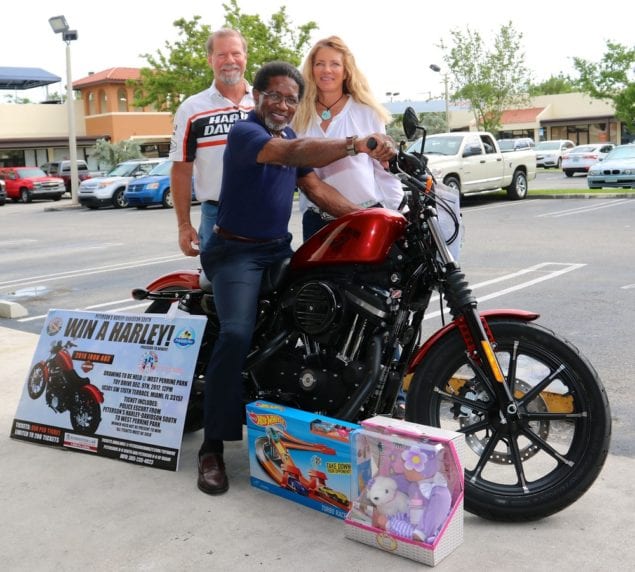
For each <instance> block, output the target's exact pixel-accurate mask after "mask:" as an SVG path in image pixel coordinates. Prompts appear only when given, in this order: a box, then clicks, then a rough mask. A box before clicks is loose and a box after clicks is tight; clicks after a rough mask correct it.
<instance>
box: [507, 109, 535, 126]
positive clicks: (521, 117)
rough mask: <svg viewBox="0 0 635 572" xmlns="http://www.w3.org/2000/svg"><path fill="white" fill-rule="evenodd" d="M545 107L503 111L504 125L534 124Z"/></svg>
mask: <svg viewBox="0 0 635 572" xmlns="http://www.w3.org/2000/svg"><path fill="white" fill-rule="evenodd" d="M543 109H544V107H528V108H527V109H508V110H506V111H503V116H502V117H501V124H502V125H509V124H510V123H534V122H535V121H536V117H538V114H539V113H540V112H541V111H542V110H543Z"/></svg>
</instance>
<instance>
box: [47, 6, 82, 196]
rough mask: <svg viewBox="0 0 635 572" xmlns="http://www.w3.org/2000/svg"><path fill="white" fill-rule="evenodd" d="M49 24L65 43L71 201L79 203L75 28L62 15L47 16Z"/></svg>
mask: <svg viewBox="0 0 635 572" xmlns="http://www.w3.org/2000/svg"><path fill="white" fill-rule="evenodd" d="M49 24H50V25H51V28H52V29H53V31H54V32H55V33H56V34H62V40H64V42H65V43H66V112H67V114H68V151H69V159H70V162H71V203H72V204H74V205H76V204H78V203H79V201H78V198H77V184H78V181H79V176H78V173H77V136H76V128H75V104H74V102H73V78H72V75H71V42H72V41H73V40H76V39H77V30H71V29H69V27H68V22H66V18H65V17H64V16H53V17H52V18H49Z"/></svg>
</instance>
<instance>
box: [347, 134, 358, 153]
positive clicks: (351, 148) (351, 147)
mask: <svg viewBox="0 0 635 572" xmlns="http://www.w3.org/2000/svg"><path fill="white" fill-rule="evenodd" d="M355 141H357V135H352V136H350V137H347V138H346V154H347V155H348V156H350V157H352V156H354V155H357V150H356V149H355Z"/></svg>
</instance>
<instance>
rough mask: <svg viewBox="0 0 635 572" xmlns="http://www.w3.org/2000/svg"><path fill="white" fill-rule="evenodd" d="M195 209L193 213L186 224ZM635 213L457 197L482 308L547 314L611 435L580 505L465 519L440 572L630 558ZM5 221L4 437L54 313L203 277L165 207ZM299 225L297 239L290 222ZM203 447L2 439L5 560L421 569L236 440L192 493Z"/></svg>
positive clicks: (601, 204)
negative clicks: (10, 307)
mask: <svg viewBox="0 0 635 572" xmlns="http://www.w3.org/2000/svg"><path fill="white" fill-rule="evenodd" d="M554 175H556V173H555V172H554ZM559 177H562V179H564V177H563V176H562V174H561V173H560V174H559ZM578 179H581V178H580V177H574V181H578ZM48 206H49V207H52V206H53V205H52V204H49V205H48ZM199 210H200V207H198V206H195V207H193V217H194V220H195V221H197V220H198V216H199ZM634 214H635V201H634V200H630V199H626V200H623V199H593V200H581V199H572V200H560V199H554V200H526V201H515V202H509V201H506V200H499V199H492V198H491V197H490V198H487V197H474V198H470V199H468V200H466V201H465V204H464V209H463V216H464V221H465V226H466V235H465V242H464V245H463V249H462V254H461V262H462V266H463V268H464V270H465V272H466V274H467V277H468V279H469V281H470V284H471V286H472V288H473V290H474V293H475V295H476V296H477V298H478V299H479V304H480V307H481V308H483V309H486V308H494V307H508V308H509V307H516V308H523V309H527V310H534V311H537V312H540V314H541V318H540V323H542V324H543V325H546V326H547V327H549V328H551V329H553V330H555V331H557V332H559V333H561V334H562V335H564V336H565V337H567V338H568V339H570V340H571V341H572V342H574V343H575V344H576V345H577V346H578V347H579V348H580V349H581V351H582V352H583V353H584V354H585V355H586V356H587V357H588V359H589V360H590V361H591V363H592V364H593V365H594V366H595V368H596V369H597V370H598V372H599V374H600V377H601V379H602V380H603V382H604V384H605V386H606V388H607V393H608V395H609V400H610V403H611V407H612V417H613V440H612V443H611V449H610V451H611V453H610V454H609V458H608V461H607V465H606V467H605V469H604V471H603V472H602V474H601V475H600V478H599V479H598V481H596V484H594V486H593V487H592V488H591V489H590V491H589V492H588V493H587V494H586V495H584V496H583V497H582V498H581V499H580V500H579V501H578V502H576V503H575V504H574V505H573V506H572V507H570V508H569V509H567V510H565V511H563V512H562V513H559V514H558V515H555V516H553V517H550V518H548V519H545V520H544V521H540V522H535V523H527V524H517V525H505V524H497V523H492V522H488V521H484V520H482V519H479V518H476V517H473V516H471V515H467V516H466V519H465V542H464V544H463V545H462V546H460V547H459V549H458V550H457V551H456V552H455V553H454V554H452V555H451V556H449V557H448V559H447V560H445V561H444V562H443V563H441V564H440V566H439V568H440V569H443V570H464V569H465V567H466V566H472V567H476V568H477V569H489V568H495V569H497V570H550V569H552V568H553V563H554V562H557V563H558V568H559V569H560V570H576V571H577V570H603V569H610V570H627V569H630V567H631V566H632V565H631V560H632V558H633V557H634V556H635V551H634V549H633V547H632V543H631V542H630V541H629V539H628V534H629V533H630V530H632V529H633V527H634V526H635V517H634V516H633V515H635V506H633V504H634V502H635V501H633V498H634V494H633V492H634V490H633V481H634V477H635V472H634V468H633V458H634V457H635V430H634V428H633V424H632V422H631V419H632V410H633V407H635V400H634V399H633V394H632V392H630V391H629V389H630V375H631V372H632V371H633V370H634V367H635V361H634V357H633V352H632V348H631V345H632V344H631V340H632V339H633V337H634V336H635V326H634V325H633V324H635V304H634V303H633V292H634V291H635V277H634V275H633V271H632V264H630V263H627V262H626V261H627V259H628V254H629V253H630V245H631V244H632V240H633V227H632V221H633V216H634ZM0 228H2V235H3V236H2V238H3V245H4V248H3V250H2V251H1V252H0V264H1V265H2V268H3V275H2V277H1V278H0V298H10V299H13V300H16V301H19V303H20V304H23V305H24V307H25V308H27V310H28V316H26V317H25V318H21V319H19V320H8V319H3V320H0V333H2V338H1V340H2V348H1V349H0V361H1V362H2V366H3V372H4V379H5V383H4V384H3V385H2V388H1V391H0V397H1V402H2V405H1V406H0V421H1V423H2V426H3V427H4V434H5V436H6V435H8V434H9V427H10V423H11V420H12V418H13V414H14V412H15V407H16V404H17V398H18V396H19V394H20V391H21V386H22V384H23V380H24V378H25V376H26V372H27V371H28V368H29V367H30V360H31V357H32V351H33V347H34V343H35V340H37V335H38V332H39V329H40V328H41V325H42V322H43V316H44V315H45V314H46V312H47V311H48V309H50V308H68V309H74V308H78V309H89V310H90V309H92V310H99V311H101V310H104V311H108V312H139V311H143V306H140V305H138V303H135V302H134V301H133V300H131V298H130V290H131V289H132V288H133V287H136V286H143V285H145V284H146V283H147V282H148V281H150V280H151V279H152V278H154V277H156V276H158V275H160V274H163V273H165V272H168V271H171V270H174V269H178V268H183V267H189V268H195V267H196V266H197V259H186V258H184V257H183V256H182V255H181V254H180V252H179V250H178V247H177V245H176V232H175V222H174V213H173V211H171V210H167V209H160V208H157V209H154V208H151V209H146V210H143V211H139V210H136V209H119V210H115V209H104V210H99V211H89V210H87V209H72V208H71V209H69V208H60V209H59V210H45V203H32V204H27V205H22V204H8V205H6V206H5V207H1V208H0ZM292 230H293V233H294V235H295V236H296V237H298V236H299V234H300V233H299V217H298V214H297V212H296V213H294V218H293V224H292ZM296 242H297V238H296ZM439 325H440V316H439V313H438V311H436V312H435V308H431V312H430V314H429V319H428V320H426V323H425V327H426V329H429V331H430V332H432V331H434V330H435V329H437V328H438V327H439ZM12 332H13V333H12ZM198 444H199V436H198V435H197V434H192V435H187V436H185V437H184V440H183V460H182V462H181V466H180V470H179V471H177V472H176V473H171V472H166V471H157V470H155V469H144V468H141V467H136V466H132V465H128V464H125V463H119V462H116V461H112V460H109V459H94V458H91V457H89V456H86V455H82V454H78V453H71V452H62V451H57V450H54V449H49V448H46V447H40V446H37V445H32V444H26V443H21V442H16V441H12V440H10V439H8V437H6V438H5V439H4V440H1V441H0V454H1V455H2V458H3V459H4V462H3V468H2V471H1V472H0V478H1V482H0V498H1V499H2V506H3V514H4V518H3V521H2V523H1V524H0V534H1V535H2V538H3V539H4V542H3V545H4V549H3V554H4V559H5V560H4V562H5V566H6V567H7V569H9V570H29V571H30V570H34V569H43V570H49V569H52V568H60V569H63V570H79V569H83V568H85V567H87V566H90V567H91V568H92V569H95V570H106V569H109V570H112V569H118V570H139V569H153V570H167V569H173V568H179V569H183V570H198V569H202V568H207V569H212V570H224V569H226V568H228V567H234V568H237V569H240V570H274V569H279V568H280V567H281V566H283V567H285V568H287V567H298V568H299V569H302V570H337V569H347V570H360V571H361V570H364V571H368V570H385V569H387V568H391V567H392V568H395V567H397V568H398V569H400V570H415V569H420V565H417V564H415V563H413V562H410V561H408V560H405V559H401V558H399V557H397V556H393V555H390V554H386V553H382V552H380V551H378V550H375V549H372V548H370V547H366V546H364V545H360V544H357V543H355V542H353V541H350V540H346V539H345V538H344V537H343V531H342V529H341V522H339V521H336V520H334V519H332V518H331V517H328V516H326V515H322V514H319V513H316V512H314V511H311V510H310V509H306V508H304V507H300V506H298V505H294V504H291V503H288V502H286V501H282V500H280V499H278V498H276V497H273V496H272V495H269V494H267V493H265V492H262V491H257V490H255V489H253V488H252V487H250V485H249V480H248V478H247V472H248V471H247V466H246V448H245V446H244V444H242V443H237V444H234V445H232V446H231V447H228V452H227V459H228V463H229V467H230V469H229V470H230V479H231V482H232V488H231V489H230V492H229V493H228V494H227V495H224V496H223V497H222V498H218V499H209V498H207V497H204V496H203V495H201V493H200V492H198V491H197V490H196V487H195V475H196V468H195V451H196V449H197V447H198ZM616 507H619V510H616ZM42 522H47V523H48V524H47V526H46V527H42V525H41V523H42ZM33 531H37V534H36V535H35V537H36V539H35V540H34V533H33ZM238 539H240V540H238ZM78 547H81V549H79V548H78ZM298 547H302V549H301V550H300V549H299V548H298ZM43 563H45V564H43Z"/></svg>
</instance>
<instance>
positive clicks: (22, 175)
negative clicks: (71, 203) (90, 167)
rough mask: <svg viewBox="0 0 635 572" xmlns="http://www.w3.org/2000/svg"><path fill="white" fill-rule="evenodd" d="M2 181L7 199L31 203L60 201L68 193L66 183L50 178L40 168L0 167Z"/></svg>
mask: <svg viewBox="0 0 635 572" xmlns="http://www.w3.org/2000/svg"><path fill="white" fill-rule="evenodd" d="M0 179H2V180H4V182H5V185H6V192H7V198H8V199H11V200H12V201H13V202H17V201H22V202H23V203H30V202H31V201H32V200H33V199H53V200H54V201H59V200H60V199H61V198H62V195H63V194H64V193H65V192H66V187H65V186H64V181H63V180H62V179H60V178H58V177H49V176H48V175H47V174H46V173H45V172H44V171H42V169H40V168H39V167H0Z"/></svg>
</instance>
